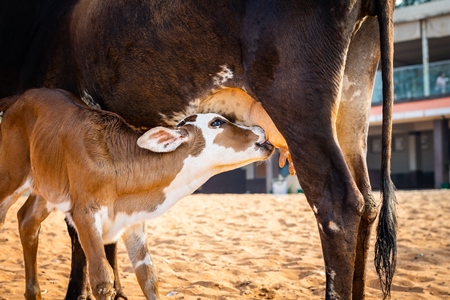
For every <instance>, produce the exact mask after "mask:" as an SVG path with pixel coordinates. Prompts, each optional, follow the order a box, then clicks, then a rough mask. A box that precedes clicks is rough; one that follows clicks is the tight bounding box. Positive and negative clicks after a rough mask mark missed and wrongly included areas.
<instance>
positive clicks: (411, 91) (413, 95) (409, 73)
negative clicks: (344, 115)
mask: <svg viewBox="0 0 450 300" xmlns="http://www.w3.org/2000/svg"><path fill="white" fill-rule="evenodd" d="M428 68H429V71H428V74H429V76H428V81H426V80H424V78H425V77H424V66H423V65H415V66H407V67H400V68H395V69H394V100H395V102H406V101H413V100H420V99H426V98H437V97H442V96H449V95H450V82H449V77H450V60H446V61H440V62H434V63H430V64H429V65H428ZM442 73H444V74H445V81H446V86H445V88H441V89H439V88H436V80H437V77H438V76H439V75H440V74H442ZM425 81H426V82H425ZM382 99H383V97H382V84H381V72H379V71H378V72H377V74H376V77H375V85H374V89H373V95H372V105H378V104H381V102H382Z"/></svg>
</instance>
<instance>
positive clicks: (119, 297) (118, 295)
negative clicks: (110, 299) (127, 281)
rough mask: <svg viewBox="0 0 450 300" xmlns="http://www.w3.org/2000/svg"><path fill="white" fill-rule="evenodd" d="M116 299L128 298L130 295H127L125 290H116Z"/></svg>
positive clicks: (126, 299)
mask: <svg viewBox="0 0 450 300" xmlns="http://www.w3.org/2000/svg"><path fill="white" fill-rule="evenodd" d="M114 300H128V297H127V296H125V293H124V292H123V290H122V289H120V290H118V291H117V292H116V297H115V298H114Z"/></svg>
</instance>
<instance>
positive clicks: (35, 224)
mask: <svg viewBox="0 0 450 300" xmlns="http://www.w3.org/2000/svg"><path fill="white" fill-rule="evenodd" d="M46 204H47V202H46V201H45V200H44V199H42V198H41V197H39V196H36V195H35V194H31V195H30V196H29V197H28V199H27V201H26V202H25V204H24V205H23V206H22V207H21V208H20V210H19V211H18V212H17V218H18V220H19V232H20V241H21V242H22V248H23V258H24V262H25V282H26V289H25V299H27V300H36V299H42V298H41V289H40V287H39V281H38V276H37V263H36V255H37V249H38V244H39V230H40V228H41V223H42V221H44V220H45V218H47V216H48V215H49V214H50V212H49V211H48V210H47V206H46Z"/></svg>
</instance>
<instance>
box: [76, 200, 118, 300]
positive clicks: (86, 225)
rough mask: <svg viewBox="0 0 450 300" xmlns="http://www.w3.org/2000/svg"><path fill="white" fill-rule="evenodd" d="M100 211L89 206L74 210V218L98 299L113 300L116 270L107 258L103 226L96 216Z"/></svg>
mask: <svg viewBox="0 0 450 300" xmlns="http://www.w3.org/2000/svg"><path fill="white" fill-rule="evenodd" d="M98 214H99V212H98V211H96V210H94V209H92V208H89V207H77V208H75V209H74V210H73V213H72V216H71V217H72V220H73V223H74V225H75V227H76V229H77V233H78V239H79V241H80V244H81V247H82V248H83V250H84V253H85V255H86V260H87V264H88V271H89V281H90V284H91V287H92V293H93V295H94V297H95V299H97V300H113V299H114V296H115V290H114V272H113V270H112V268H111V266H110V265H109V263H108V260H107V259H106V254H105V250H104V248H103V241H102V228H98V226H97V224H98V223H97V224H96V217H97V218H100V216H99V215H98Z"/></svg>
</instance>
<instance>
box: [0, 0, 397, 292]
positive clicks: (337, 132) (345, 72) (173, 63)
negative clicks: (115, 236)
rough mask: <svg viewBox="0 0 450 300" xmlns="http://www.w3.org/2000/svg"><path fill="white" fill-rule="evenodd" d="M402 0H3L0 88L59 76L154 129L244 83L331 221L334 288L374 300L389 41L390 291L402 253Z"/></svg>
mask: <svg viewBox="0 0 450 300" xmlns="http://www.w3.org/2000/svg"><path fill="white" fill-rule="evenodd" d="M22 2H23V3H22ZM392 2H393V1H387V0H385V1H382V0H379V1H376V0H347V1H345V0H342V1H317V0H303V1H300V0H298V1H280V0H278V1H275V0H267V1H257V0H254V1H252V0H247V1H234V0H210V1H209V0H208V1H196V0H186V1H158V0H145V1H137V0H131V1H130V0H128V1H125V0H66V1H60V0H41V1H25V0H22V1H18V0H8V1H2V3H1V4H0V22H1V23H0V25H1V27H0V39H1V40H0V45H1V49H0V54H1V55H0V63H1V67H0V96H7V95H9V94H13V93H17V92H21V91H23V90H24V89H26V88H29V87H33V86H49V87H60V88H64V89H67V90H69V91H71V92H73V93H76V94H78V95H80V96H82V97H83V98H84V99H85V100H87V101H94V102H96V103H97V104H99V105H100V106H101V107H102V108H104V109H108V110H112V111H115V112H117V113H119V114H121V115H122V116H123V117H124V118H125V119H126V120H127V121H129V122H130V123H132V124H133V125H135V126H138V127H139V126H145V127H149V126H155V125H157V124H158V123H161V122H163V115H165V116H171V115H173V114H174V113H176V112H180V111H181V110H183V109H184V108H186V107H187V106H188V103H189V101H191V100H193V99H197V98H199V99H202V98H204V97H207V96H208V95H209V94H210V93H211V92H212V91H213V90H217V89H220V88H222V87H239V88H242V89H244V90H245V91H247V92H248V93H249V94H250V95H251V96H252V97H253V98H255V99H257V100H258V101H260V102H261V103H262V105H263V106H264V108H265V109H266V110H267V112H268V113H269V115H270V116H271V117H272V119H273V121H274V122H275V124H276V125H277V127H278V129H279V130H280V131H281V133H282V134H283V135H284V137H285V138H286V140H287V141H288V145H289V147H290V150H291V154H292V158H293V160H294V163H295V166H296V171H297V174H298V178H299V180H300V183H301V185H302V187H303V189H304V191H305V194H306V197H307V199H308V202H309V204H310V206H311V207H312V209H313V211H314V213H315V216H316V219H317V224H318V227H319V231H320V238H321V242H322V251H323V256H324V260H325V268H326V285H327V286H326V298H327V299H352V298H353V299H363V298H364V283H365V275H366V274H365V264H366V260H367V250H368V248H369V238H370V230H371V227H372V223H373V222H374V219H375V218H376V216H377V212H378V205H377V203H376V202H375V201H374V198H373V196H372V194H371V187H370V184H369V178H368V172H367V167H366V162H365V156H366V138H367V128H368V111H369V107H370V99H371V92H372V87H373V79H374V74H375V71H376V68H377V65H378V61H379V57H380V49H381V61H382V71H383V74H384V76H383V85H384V89H383V91H384V113H385V121H384V122H383V153H382V155H383V158H382V161H383V162H382V181H381V182H382V187H381V188H382V194H383V200H382V202H383V206H382V208H381V215H380V223H379V226H378V238H377V243H376V250H375V254H376V255H375V256H376V257H375V265H376V268H377V271H378V273H379V275H380V279H381V283H382V288H383V292H384V295H385V296H387V295H389V291H390V285H391V281H392V277H393V273H394V270H395V261H396V241H395V225H396V224H395V223H396V219H395V207H394V205H395V204H394V202H395V199H394V195H393V187H392V183H391V181H390V171H389V168H390V162H389V161H390V144H391V137H390V135H391V134H390V131H391V121H390V119H391V106H392V84H391V82H392V53H393V49H392V47H393V46H392V44H393V43H392V31H393V21H392V11H393V3H392ZM373 16H378V18H374V17H373ZM379 37H381V38H379ZM380 41H381V43H380ZM380 46H381V47H380ZM111 249H115V246H112V248H111V247H110V249H109V250H111ZM76 276H79V275H76V274H75V275H74V274H72V277H71V278H75V277H76ZM72 288H73V286H72ZM67 298H69V297H67Z"/></svg>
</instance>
